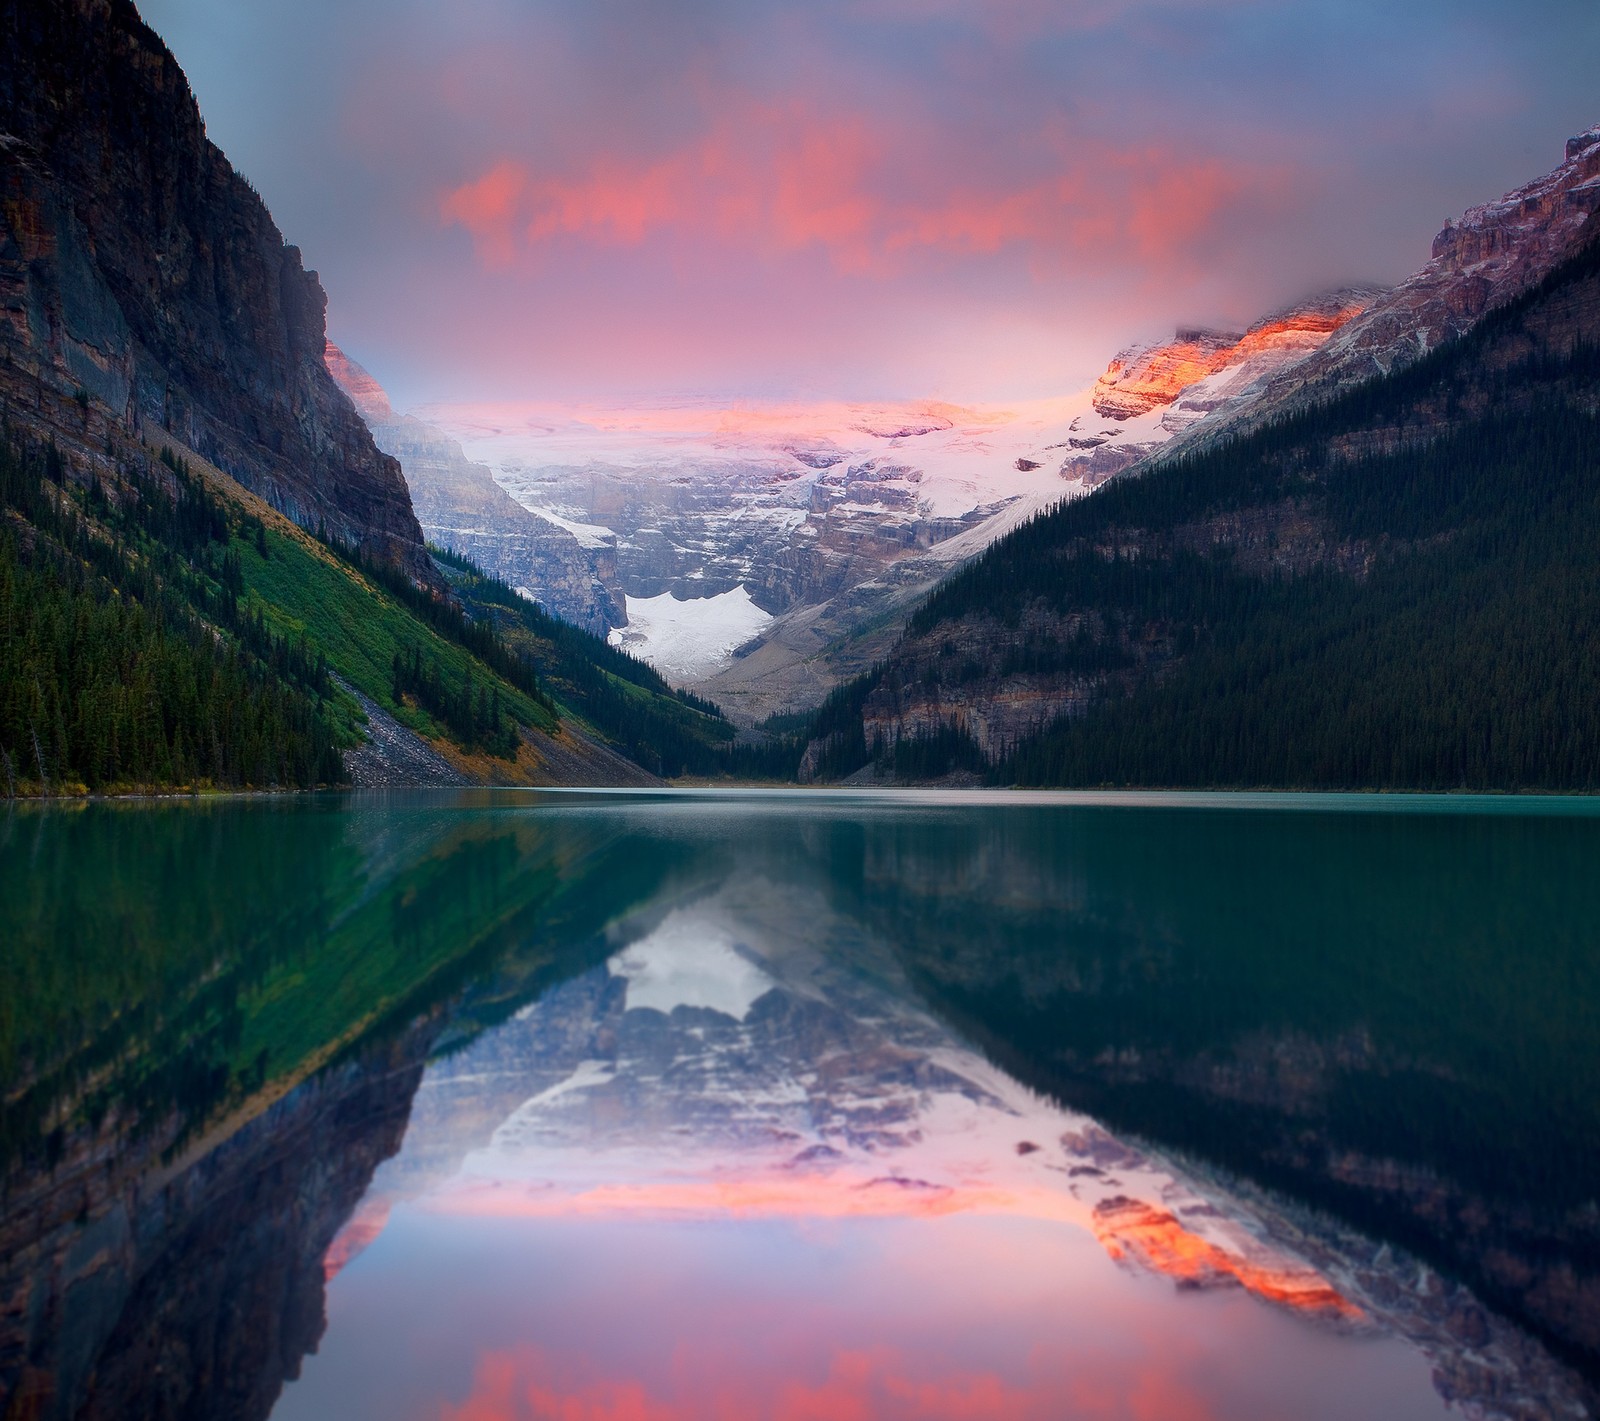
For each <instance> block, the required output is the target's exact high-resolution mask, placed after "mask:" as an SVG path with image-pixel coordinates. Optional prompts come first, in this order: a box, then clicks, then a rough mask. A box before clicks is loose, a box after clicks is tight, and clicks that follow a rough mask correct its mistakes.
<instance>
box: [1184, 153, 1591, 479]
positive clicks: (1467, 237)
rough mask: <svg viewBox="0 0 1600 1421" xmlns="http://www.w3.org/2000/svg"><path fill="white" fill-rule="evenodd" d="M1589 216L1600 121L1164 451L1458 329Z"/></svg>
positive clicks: (1536, 271)
mask: <svg viewBox="0 0 1600 1421" xmlns="http://www.w3.org/2000/svg"><path fill="white" fill-rule="evenodd" d="M1596 212H1600V125H1596V126H1595V127H1593V128H1590V129H1587V130H1586V131H1584V132H1583V133H1580V134H1578V135H1577V136H1575V137H1573V138H1570V139H1568V140H1567V144H1566V152H1565V156H1564V158H1563V161H1562V162H1561V164H1560V165H1559V166H1558V167H1556V168H1555V169H1554V170H1553V171H1551V172H1549V173H1547V174H1545V175H1544V176H1543V177H1540V178H1536V179H1535V180H1534V181H1533V182H1530V183H1527V184H1525V185H1524V186H1523V187H1520V188H1518V189H1517V190H1516V191H1515V192H1511V193H1507V194H1506V195H1505V196H1504V197H1502V198H1500V199H1498V200H1497V201H1495V202H1489V203H1485V204H1483V205H1482V206H1480V207H1474V208H1471V209H1469V210H1468V211H1467V212H1465V213H1463V214H1462V216H1461V217H1460V218H1459V219H1457V220H1455V221H1451V222H1447V223H1445V226H1444V229H1443V230H1442V231H1441V232H1440V233H1439V235H1438V236H1437V237H1435V238H1434V239H1433V249H1432V252H1431V254H1430V257H1429V260H1428V262H1427V264H1426V265H1425V266H1423V267H1422V268H1421V270H1419V271H1418V272H1417V273H1416V274H1415V275H1414V276H1411V277H1409V278H1407V279H1406V280H1405V281H1403V282H1401V283H1400V285H1398V286H1396V287H1395V288H1394V289H1393V290H1391V291H1389V292H1387V293H1385V294H1383V295H1381V296H1379V297H1377V299H1375V300H1373V301H1372V302H1371V303H1370V304H1369V305H1368V306H1367V308H1366V309H1365V310H1364V311H1363V312H1361V313H1360V315H1359V316H1358V317H1357V318H1356V319H1353V320H1350V321H1349V322H1348V323H1347V324H1345V325H1344V326H1343V328H1342V329H1340V330H1339V331H1337V333H1336V334H1334V335H1332V336H1331V338H1329V339H1328V340H1327V343H1326V344H1325V345H1323V346H1322V348H1321V349H1320V350H1318V351H1317V353H1316V354H1315V355H1314V356H1311V357H1310V358H1308V359H1306V360H1304V361H1301V362H1299V363H1297V364H1296V365H1294V366H1292V367H1290V368H1289V369H1286V370H1284V371H1282V372H1280V373H1278V374H1276V375H1274V376H1273V377H1271V378H1270V379H1269V380H1267V381H1266V382H1265V384H1264V386H1263V389H1262V391H1261V393H1260V396H1259V398H1257V399H1255V400H1253V401H1251V402H1249V403H1248V404H1247V405H1243V406H1241V407H1239V408H1238V409H1237V410H1234V411H1231V412H1228V413H1226V414H1224V415H1223V416H1222V417H1221V418H1219V419H1215V420H1211V421H1209V422H1208V423H1207V424H1206V426H1205V427H1204V428H1200V429H1196V430H1194V431H1193V432H1192V433H1190V434H1188V435H1187V436H1186V437H1182V438H1179V439H1175V440H1174V441H1173V442H1172V443H1171V444H1170V445H1169V446H1168V447H1167V450H1166V451H1164V457H1165V455H1167V454H1174V453H1179V452H1182V451H1185V450H1188V449H1193V448H1199V447H1204V446H1206V445H1208V444H1211V443H1214V442H1215V441H1217V440H1218V439H1220V438H1224V437H1226V436H1228V435H1230V434H1234V433H1238V432H1240V431H1243V430H1248V429H1253V428H1258V427H1259V426H1261V425H1262V424H1264V423H1266V422H1267V421H1269V420H1272V419H1276V418H1279V417H1281V416H1283V415H1285V414H1287V413H1289V412H1291V411H1293V410H1296V409H1300V408H1303V407H1305V406H1306V405H1308V404H1311V403H1314V402H1316V401H1318V400H1323V399H1327V398H1329V397H1330V396H1332V395H1334V394H1336V393H1338V392H1339V391H1341V390H1344V389H1348V388H1350V387H1351V386H1353V385H1356V384H1359V383H1360V382H1361V381H1363V380H1368V379H1371V378H1372V377H1373V376H1375V375H1381V374H1385V373H1387V372H1388V371H1390V370H1395V369H1399V368H1401V367H1403V366H1405V365H1407V364H1409V363H1410V362H1412V361H1414V360H1416V359H1417V358H1418V357H1420V356H1422V355H1425V354H1427V353H1428V352H1429V351H1430V350H1434V349H1437V348H1438V347H1439V346H1440V345H1441V344H1443V343H1444V342H1446V341H1449V340H1450V339H1452V338H1453V337H1455V336H1459V335H1462V334H1464V333H1465V332H1467V331H1469V330H1471V329H1472V327H1473V326H1474V325H1476V324H1477V322H1478V321H1479V320H1481V319H1482V318H1483V316H1484V315H1485V314H1486V313H1488V312H1489V311H1491V310H1493V309H1494V308H1495V307H1497V306H1503V305H1504V304H1505V303H1506V302H1508V301H1510V300H1512V299H1514V298H1515V297H1517V296H1519V295H1521V294H1522V293H1523V292H1526V291H1529V290H1531V289H1532V288H1533V287H1534V286H1536V285H1538V283H1539V282H1540V281H1542V280H1543V279H1544V278H1545V277H1546V276H1548V275H1549V274H1550V272H1552V271H1553V270H1554V269H1555V268H1556V267H1557V266H1559V265H1560V264H1561V263H1562V262H1563V261H1565V260H1566V259H1567V258H1569V257H1570V256H1572V255H1573V253H1574V252H1576V251H1577V250H1578V249H1579V247H1580V246H1582V245H1583V243H1584V242H1585V241H1586V240H1587V238H1588V234H1590V233H1592V230H1593V229H1592V225H1591V224H1590V221H1589V219H1590V218H1591V217H1592V216H1593V215H1594V214H1595V213H1596Z"/></svg>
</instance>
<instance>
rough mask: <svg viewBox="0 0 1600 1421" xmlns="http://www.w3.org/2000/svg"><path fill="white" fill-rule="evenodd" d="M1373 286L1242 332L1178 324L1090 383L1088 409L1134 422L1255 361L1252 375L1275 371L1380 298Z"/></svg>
mask: <svg viewBox="0 0 1600 1421" xmlns="http://www.w3.org/2000/svg"><path fill="white" fill-rule="evenodd" d="M1379 294H1380V293H1379V290H1378V289H1377V288H1374V287H1364V286H1362V287H1342V288H1340V289H1338V290H1335V291H1328V292H1322V293H1320V294H1318V295H1316V296H1312V297H1308V298H1307V299H1305V300H1303V301H1298V302H1296V303H1294V304H1293V305H1290V306H1285V307H1283V308H1282V309H1280V310H1277V311H1274V312H1273V313H1272V314H1270V315H1268V316H1264V317H1262V319H1261V320H1259V321H1257V322H1256V323H1255V324H1254V325H1253V326H1251V327H1250V328H1249V329H1248V330H1246V331H1244V332H1242V333H1241V332H1237V331H1217V330H1208V329H1205V328H1202V327H1188V328H1184V327H1180V328H1179V329H1178V331H1177V334H1176V336H1175V337H1174V339H1173V340H1171V341H1169V342H1167V343H1165V344H1161V345H1136V346H1131V347H1129V348H1128V349H1127V350H1124V351H1121V352H1120V353H1119V354H1118V355H1117V356H1115V357H1114V358H1113V360H1112V361H1111V364H1110V365H1109V366H1108V367H1107V368H1106V372H1105V374H1104V375H1102V376H1101V377H1100V379H1099V380H1098V381H1096V382H1095V387H1094V396H1093V399H1094V408H1095V412H1096V413H1097V414H1100V415H1103V416H1104V417H1105V418H1107V419H1137V418H1138V417H1139V416H1140V415H1145V414H1149V413H1150V412H1151V411H1152V410H1155V409H1160V408H1161V407H1163V406H1166V405H1171V404H1173V403H1174V402H1175V401H1176V400H1177V399H1178V397H1179V396H1180V395H1181V394H1182V393H1183V392H1184V391H1185V390H1187V389H1189V388H1190V387H1191V386H1193V385H1195V384H1197V383H1198V382H1199V381H1201V380H1204V379H1207V378H1208V377H1210V376H1213V375H1217V374H1219V373H1221V372H1222V371H1224V370H1227V369H1228V368H1229V367H1230V366H1236V367H1241V368H1242V367H1244V366H1246V365H1247V364H1250V363H1252V362H1254V364H1255V366H1257V367H1260V368H1256V369H1253V370H1252V371H1251V374H1252V376H1253V377H1259V376H1261V375H1264V374H1266V373H1268V368H1267V367H1270V369H1271V371H1272V372H1276V371H1277V370H1278V369H1281V368H1282V367H1283V366H1285V365H1287V364H1292V363H1294V362H1296V361H1298V360H1300V359H1303V358H1304V357H1305V356H1306V355H1308V354H1310V352H1312V351H1313V350H1316V349H1317V348H1318V347H1320V346H1321V345H1322V344H1323V342H1325V341H1326V340H1327V339H1328V337H1329V336H1331V335H1332V334H1333V333H1334V332H1335V331H1337V330H1339V329H1340V328H1341V327H1342V326H1344V325H1346V324H1347V323H1348V322H1350V321H1352V320H1354V319H1355V318H1356V317H1357V316H1359V315H1360V314H1361V313H1362V312H1363V311H1364V310H1366V309H1367V307H1368V306H1370V305H1371V304H1372V302H1373V301H1374V300H1375V299H1376V297H1377V296H1378V295H1379Z"/></svg>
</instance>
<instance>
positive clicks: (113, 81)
mask: <svg viewBox="0 0 1600 1421" xmlns="http://www.w3.org/2000/svg"><path fill="white" fill-rule="evenodd" d="M6 16H7V21H6V26H7V34H6V45H5V51H4V54H3V56H0V400H3V403H4V406H5V409H6V412H7V415H8V417H9V418H11V420H12V421H13V423H14V424H17V425H19V426H21V427H23V428H25V429H28V430H30V431H31V432H33V433H35V434H37V435H40V436H43V437H49V438H53V439H55V441H56V442H57V444H58V445H60V446H61V447H62V449H63V451H64V452H65V453H66V454H67V456H68V458H69V460H73V461H75V462H80V463H90V462H93V461H96V460H100V459H103V458H105V457H106V453H107V448H108V445H109V444H110V443H112V442H113V441H115V440H117V439H118V438H121V439H123V440H125V441H126V440H130V439H137V437H138V436H139V435H140V434H141V433H142V432H143V431H145V430H146V429H148V428H150V427H152V426H158V427H160V428H163V429H166V430H170V431H171V432H172V433H173V434H174V435H175V436H176V437H177V438H178V439H180V440H181V441H182V442H183V443H184V444H185V445H187V446H188V447H190V448H192V449H194V450H195V451H197V452H198V453H200V454H201V455H203V456H204V457H205V458H207V459H209V460H210V461H211V462H212V463H214V464H216V465H218V466H219V467H221V468H223V469H225V470H226V471H227V472H229V473H230V474H232V475H233V476H234V477H236V478H237V479H238V480H239V481H240V482H241V483H243V484H244V485H245V486H246V487H247V488H250V489H252V490H254V491H255V492H257V493H260V494H262V495H263V496H264V497H266V498H267V499H268V500H269V501H270V502H271V503H272V504H273V505H274V506H275V507H277V508H279V509H280V510H282V511H283V512H285V513H287V514H288V515H290V516H291V517H293V518H294V519H295V520H296V521H297V522H299V523H301V524H303V525H306V526H308V527H317V526H318V525H322V524H325V525H326V527H327V528H328V530H329V532H331V533H333V534H336V535H337V536H339V537H341V538H343V539H345V540H347V541H349V542H351V543H355V544H358V545H360V546H361V547H362V548H363V549H364V550H365V551H367V552H368V553H369V554H371V555H375V556H379V557H383V558H386V559H390V560H393V561H398V562H400V563H401V564H403V565H404V566H405V567H406V568H407V569H408V570H409V571H410V572H411V573H412V574H413V576H416V577H418V578H422V579H428V578H431V576H432V573H431V570H430V568H429V565H428V563H427V558H426V553H425V551H424V549H423V544H422V534H421V530H420V529H419V527H418V525H417V521H416V518H415V516H414V515H413V513H412V510H411V503H410V499H409V497H408V495H407V493H406V487H405V483H404V481H403V480H402V479H401V476H400V470H399V467H398V465H397V464H396V463H395V462H394V460H392V459H390V458H388V457H386V456H385V455H383V454H381V453H380V452H379V451H378V449H377V448H376V447H375V445H374V444H373V442H372V439H371V436H370V435H369V434H368V432H367V430H366V428H365V427H364V426H363V424H362V423H361V421H360V419H359V418H358V417H357V415H356V413H355V411H354V410H353V409H352V408H351V406H350V403H349V401H348V400H347V399H346V398H345V396H344V395H343V394H342V393H341V392H340V391H339V389H338V388H337V387H336V386H335V385H334V383H333V380H332V379H331V378H330V377H329V375H328V372H327V369H326V368H325V366H324V365H323V360H322V350H323V341H324V334H323V332H324V311H325V308H326V305H327V298H326V296H325V295H324V293H323V290H322V287H321V284H320V283H319V282H318V280H317V277H316V273H314V272H308V271H306V270H305V269H304V266H303V264H302V261H301V256H300V252H299V250H298V249H297V248H295V247H293V246H290V245H288V244H286V243H285V241H284V239H283V236H282V234H281V233H280V232H279V230H278V228H277V226H276V225H275V224H274V223H273V220H272V217H271V215H270V214H269V213H268V211H267V209H266V206H265V205H264V204H263V202H262V201H261V198H260V197H259V196H258V195H257V194H256V192H255V191H254V189H253V188H251V186H250V184H249V183H248V182H247V181H246V180H245V179H244V178H243V177H241V176H240V175H239V174H238V173H237V172H235V171H234V169H233V167H232V166H231V165H230V164H229V162H228V160H227V158H226V157H225V156H224V155H223V154H222V152H221V151H220V150H219V149H218V148H217V147H216V146H215V145H214V144H213V143H211V142H210V141H209V140H208V139H207V138H206V134H205V127H204V124H203V123H202V121H201V118H200V113H199V109H198V107H197V106H196V104H195V100H194V97H193V95H192V94H191V93H190V91H189V86H188V83H187V81H186V80H185V78H184V75H183V72H182V70H181V69H180V68H179V67H178V64H177V61H176V60H175V59H174V58H173V56H172V55H171V53H170V52H169V51H168V50H167V48H166V46H165V45H164V44H162V42H161V40H160V38H159V37H158V36H157V35H156V34H155V33H154V32H153V31H152V30H150V29H149V28H148V27H147V26H146V25H145V24H144V23H143V22H142V21H141V20H140V18H139V15H138V12H137V11H136V10H135V8H134V6H133V5H132V4H131V3H130V0H13V2H12V3H11V4H9V5H8V6H7V7H6Z"/></svg>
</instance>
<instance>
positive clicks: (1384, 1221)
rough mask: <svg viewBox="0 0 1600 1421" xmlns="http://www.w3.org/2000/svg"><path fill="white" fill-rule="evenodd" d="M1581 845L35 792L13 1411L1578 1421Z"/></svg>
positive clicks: (1593, 850) (1586, 1350)
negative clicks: (88, 802)
mask: <svg viewBox="0 0 1600 1421" xmlns="http://www.w3.org/2000/svg"><path fill="white" fill-rule="evenodd" d="M1597 867H1600V805H1595V804H1593V803H1591V802H1587V801H1520V800H1465V799H1429V798H1414V799H1411V798H1398V797H1397V798H1383V799H1372V798H1356V797H1351V798H1340V797H1244V796H1156V795H1143V796H1110V795H1107V796H1062V797H1050V796H1008V795H986V796H971V795H943V796H941V795H937V794H879V793H874V794H857V795H821V794H808V793H770V794H769V793H748V792H747V793H722V794H710V793H707V794H701V793H676V794H639V795H618V794H553V793H487V792H468V793H438V794H431V795H407V796H387V797H382V796H354V797H350V796H346V797H330V798H327V799H316V800H307V799H299V800H275V801H253V802H252V801H226V802H217V803H202V804H167V805H155V806H152V805H144V806H132V805H119V806H105V805H100V806H89V807H85V808H79V809H74V810H51V811H42V812H38V811H36V812H27V813H25V812H18V813H14V814H12V815H11V816H10V817H9V818H7V819H6V820H4V821H3V823H0V973H3V977H0V981H3V983H4V992H3V997H0V1083H3V1085H4V1090H5V1094H4V1097H3V1113H0V1150H3V1156H0V1159H3V1164H4V1192H3V1194H0V1260H3V1261H0V1416H5V1417H7V1418H8V1421H9V1418H10V1417H13V1416H16V1417H22V1416H28V1417H35V1416H37V1417H56V1416H60V1417H80V1416H82V1417H98V1416H106V1417H114V1416H146V1415H148V1416H162V1417H167V1416H170V1417H196V1418H201V1417H226V1418H233V1417H251V1418H259V1417H267V1416H272V1417H275V1418H285V1421H289V1419H291V1418H292V1421H312V1419H313V1418H318V1419H320V1418H334V1417H338V1418H344V1417H349V1418H355V1419H356V1421H359V1419H360V1418H367V1417H371V1418H379V1417H382V1418H387V1419H388V1421H395V1419H396V1418H398V1419H399V1421H406V1419H407V1418H416V1421H425V1418H438V1421H446V1419H447V1418H449V1421H513V1418H527V1419H528V1421H546V1418H548V1419H549V1421H678V1419H679V1418H683V1421H693V1419H695V1418H713V1419H714V1421H715V1419H718V1418H728V1421H735V1418H737V1419H738V1421H745V1419H746V1418H768V1417H770V1418H775V1421H822V1418H829V1419H830V1421H849V1418H902V1417H903V1418H951V1421H955V1419H956V1418H962V1421H966V1419H967V1418H973V1421H976V1418H1001V1421H1005V1419H1006V1418H1035V1417H1037V1418H1041V1421H1044V1418H1049V1421H1060V1418H1075V1417H1083V1418H1129V1421H1145V1418H1150V1421H1155V1419H1156V1418H1160V1419H1161V1421H1190V1418H1194V1419H1195V1421H1199V1419H1200V1418H1217V1421H1221V1418H1240V1419H1241V1421H1253V1418H1260V1419H1261V1421H1267V1419H1268V1418H1329V1419H1330V1421H1332V1418H1346V1417H1349V1418H1356V1417H1360V1418H1388V1417H1393V1418H1413V1417H1415V1418H1428V1417H1443V1416H1459V1415H1467V1416H1482V1417H1514V1418H1530V1421H1531V1418H1535V1417H1541V1418H1542V1417H1560V1416H1573V1417H1579V1416H1587V1415H1593V1414H1595V1408H1594V1397H1595V1382H1596V1380H1597V1379H1600V1208H1597V1204H1596V1195H1597V1193H1600V872H1597ZM8 1408H10V1409H8Z"/></svg>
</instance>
